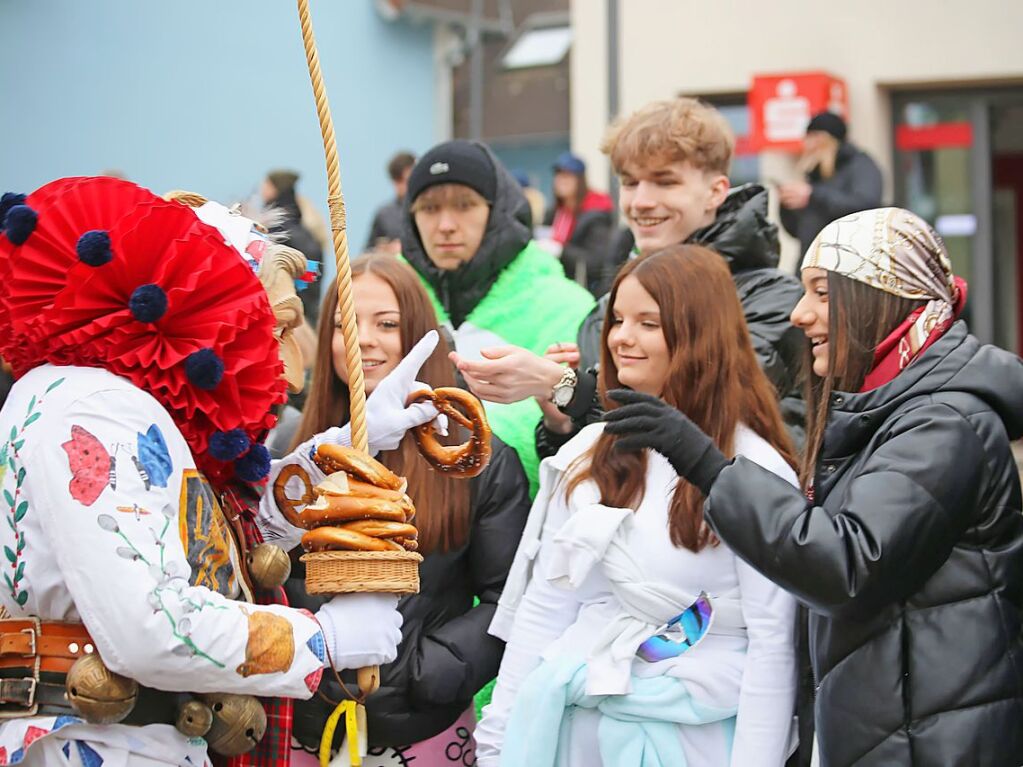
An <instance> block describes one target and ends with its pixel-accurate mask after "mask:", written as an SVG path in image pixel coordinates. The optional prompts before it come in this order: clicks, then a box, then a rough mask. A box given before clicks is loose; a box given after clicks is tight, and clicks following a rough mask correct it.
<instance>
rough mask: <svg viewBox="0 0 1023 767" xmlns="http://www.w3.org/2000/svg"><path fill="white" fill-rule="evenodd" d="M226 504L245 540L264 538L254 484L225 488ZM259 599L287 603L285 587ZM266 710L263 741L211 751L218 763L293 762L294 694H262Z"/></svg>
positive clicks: (272, 766)
mask: <svg viewBox="0 0 1023 767" xmlns="http://www.w3.org/2000/svg"><path fill="white" fill-rule="evenodd" d="M222 497H223V499H224V503H225V505H226V508H225V509H224V512H225V513H226V514H228V515H229V516H231V517H237V518H238V520H239V521H240V522H241V524H242V529H243V530H244V531H245V543H246V545H247V546H248V548H252V547H253V546H256V545H258V544H260V543H262V542H263V536H262V535H261V534H260V532H259V528H258V527H256V522H255V512H256V508H257V506H258V505H259V496H258V495H257V494H256V492H255V490H253V489H252V488H250V487H241V486H231V487H228V488H227V489H226V490H224V492H223V495H222ZM255 596H256V602H257V603H258V604H261V605H287V604H288V597H287V596H286V595H285V593H284V589H283V588H281V587H278V588H276V589H272V590H269V591H258V592H256V595H255ZM259 700H260V703H262V704H263V710H264V711H266V734H265V735H264V736H263V739H262V740H261V741H259V745H258V746H256V747H255V748H254V749H253V750H252V751H250V752H249V753H247V754H242V755H241V756H234V757H223V756H216V755H213V754H211V757H212V759H213V764H214V765H216V767H287V766H288V765H289V764H290V763H291V728H292V723H293V722H294V705H293V703H292V701H291V699H290V698H260V699H259Z"/></svg>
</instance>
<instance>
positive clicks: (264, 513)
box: [255, 425, 352, 551]
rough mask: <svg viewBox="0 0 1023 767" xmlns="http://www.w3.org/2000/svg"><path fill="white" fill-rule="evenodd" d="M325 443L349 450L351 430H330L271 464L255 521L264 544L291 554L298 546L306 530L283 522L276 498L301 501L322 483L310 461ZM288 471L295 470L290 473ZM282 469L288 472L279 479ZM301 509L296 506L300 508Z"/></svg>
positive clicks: (320, 475) (322, 475)
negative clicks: (343, 446)
mask: <svg viewBox="0 0 1023 767" xmlns="http://www.w3.org/2000/svg"><path fill="white" fill-rule="evenodd" d="M324 443H331V444H335V445H349V446H350V445H351V443H352V440H351V430H350V428H349V427H348V426H347V425H346V426H343V427H340V428H339V427H337V426H332V427H331V428H329V429H327V430H326V431H325V432H323V433H322V434H317V435H316V436H314V437H312V438H311V439H309V440H306V441H305V442H303V443H302V444H301V445H299V446H298V447H296V448H295V449H294V450H292V451H291V452H290V453H289V454H288V455H286V456H284V457H283V458H281V459H279V460H276V461H273V462H272V463H271V464H270V477H269V481H268V482H267V486H266V492H264V493H263V497H262V498H261V499H260V501H259V510H258V512H257V513H256V520H255V521H256V527H258V528H259V532H260V533H261V534H262V536H263V540H264V541H266V542H267V543H273V544H276V545H277V546H280V547H281V548H282V549H284V550H285V551H291V550H292V549H293V548H295V547H296V546H298V545H299V543H300V542H301V540H302V535H303V533H305V530H303V529H302V528H300V527H295V526H294V525H292V524H290V523H289V522H288V521H287V519H285V517H284V514H283V513H282V512H281V510H280V509H279V508H278V506H277V496H278V495H280V494H281V493H283V494H284V495H285V496H286V497H288V498H290V499H296V500H297V499H300V498H302V497H303V495H304V494H305V493H307V492H311V491H312V488H313V487H315V486H316V485H318V484H319V483H320V482H322V481H323V480H324V474H323V472H322V471H320V469H319V467H317V465H316V463H315V462H314V461H313V458H312V457H313V455H314V454H315V453H316V448H317V447H319V446H320V445H321V444H324ZM290 467H295V468H294V469H291V468H290ZM285 469H287V470H288V473H287V474H286V476H285V477H284V478H282V477H281V472H282V471H285ZM301 505H302V504H299V506H301Z"/></svg>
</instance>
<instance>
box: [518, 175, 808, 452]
mask: <svg viewBox="0 0 1023 767" xmlns="http://www.w3.org/2000/svg"><path fill="white" fill-rule="evenodd" d="M688 242H690V243H694V244H697V245H704V246H706V247H708V248H711V249H712V250H714V251H716V252H717V253H719V254H720V255H721V257H722V258H724V259H725V261H726V262H727V263H728V267H729V268H730V269H731V270H732V278H733V279H734V280H735V289H736V291H738V294H739V301H740V302H741V303H742V310H743V314H744V315H745V317H746V326H747V327H748V328H749V333H750V339H751V340H752V342H753V350H754V351H755V352H756V354H757V358H758V359H759V360H760V366H761V367H762V368H763V369H764V372H765V373H767V377H768V378H769V379H770V380H771V383H773V384H774V386H775V389H776V390H777V391H778V396H779V399H780V401H781V409H782V416H783V417H784V418H785V423H786V425H787V426H788V427H789V432H790V434H791V435H792V437H793V439H794V441H796V442H797V444H802V439H803V420H804V415H805V413H804V409H803V401H802V396H801V394H800V391H799V388H800V385H801V380H802V377H801V373H800V371H801V370H802V360H803V354H804V347H805V341H804V338H803V333H802V332H801V331H800V330H799V329H798V328H795V327H793V326H792V324H791V323H790V322H789V315H790V314H791V313H792V309H793V308H794V307H795V305H796V303H797V302H798V301H799V298H800V297H801V296H802V294H803V290H802V288H801V287H800V284H799V281H798V280H796V278H795V277H792V276H791V275H787V274H785V273H783V272H781V271H779V270H778V269H777V268H776V267H777V266H778V227H776V226H775V225H774V224H772V223H771V222H770V221H768V220H767V191H766V190H765V189H764V188H763V187H762V186H758V185H756V184H746V185H744V186H740V187H736V188H735V189H733V190H732V192H731V193H730V194H729V196H728V198H727V199H726V200H725V202H724V203H723V204H722V205H721V207H720V208H719V209H718V214H717V218H716V219H715V220H714V223H712V224H711V225H710V226H708V227H705V228H703V229H700V230H698V231H697V232H695V233H694V234H693V235H692V236H691V237H690V238H689V240H688ZM607 302H608V297H607V296H604V297H603V298H602V299H601V300H600V301H599V302H598V304H597V306H596V308H595V309H594V310H593V311H592V312H591V313H590V315H589V316H588V317H587V318H586V319H585V320H584V321H583V324H582V326H581V327H580V328H579V335H578V344H579V352H580V358H581V359H580V363H579V384H578V386H577V389H576V393H575V396H574V397H573V400H572V403H571V404H570V405H569V406H568V407H567V408H565V412H566V413H567V414H568V415H570V416H572V419H573V422H574V424H575V427H576V428H575V431H573V432H572V433H570V434H566V435H561V434H556V433H554V432H551V431H548V430H547V429H546V428H545V427H544V425H543V422H542V421H541V422H540V423H539V424H538V425H537V430H536V449H537V453H538V454H539V455H540V457H541V458H546V457H548V456H551V455H554V453H556V452H557V451H558V449H559V448H560V447H561V446H562V445H563V444H565V442H567V441H568V440H569V439H571V438H572V436H574V435H575V434H576V433H577V432H578V430H579V429H581V428H582V427H583V426H585V425H586V424H588V423H593V422H594V421H597V420H599V419H600V418H601V416H602V414H603V410H602V407H601V404H600V402H599V400H596V399H595V393H596V388H597V387H596V368H597V365H598V363H599V362H600V335H601V331H602V329H603V325H604V316H605V314H606V313H607Z"/></svg>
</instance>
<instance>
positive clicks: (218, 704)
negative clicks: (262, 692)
mask: <svg viewBox="0 0 1023 767" xmlns="http://www.w3.org/2000/svg"><path fill="white" fill-rule="evenodd" d="M199 698H200V700H202V702H203V703H205V704H206V705H207V706H209V707H210V710H211V711H212V712H213V724H212V725H211V726H210V730H209V732H208V733H207V734H206V742H207V743H208V744H209V746H210V748H211V749H212V750H213V751H214V752H216V753H218V754H220V755H221V756H240V755H241V754H244V753H247V752H249V751H251V750H252V749H253V748H255V747H256V744H257V743H259V741H260V739H261V738H262V737H263V734H264V733H265V732H266V712H265V711H264V710H263V706H262V704H260V702H259V701H258V700H256V699H255V698H254V697H252V696H251V695H232V694H230V693H219V692H218V693H209V694H204V695H200V696H199Z"/></svg>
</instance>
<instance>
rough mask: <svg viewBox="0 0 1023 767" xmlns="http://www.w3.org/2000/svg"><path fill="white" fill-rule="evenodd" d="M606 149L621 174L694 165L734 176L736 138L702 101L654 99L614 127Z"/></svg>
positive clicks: (713, 110) (604, 146)
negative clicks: (628, 169)
mask: <svg viewBox="0 0 1023 767" xmlns="http://www.w3.org/2000/svg"><path fill="white" fill-rule="evenodd" d="M600 149H601V151H602V152H603V153H604V154H606V155H607V156H608V157H610V158H611V166H612V167H613V168H614V170H615V173H621V172H622V170H623V168H624V166H625V165H628V164H630V163H636V164H638V165H641V166H643V167H649V166H651V165H660V164H662V163H671V162H689V163H691V164H692V165H693V167H695V168H697V169H699V170H702V171H706V172H708V173H721V174H723V175H726V176H727V175H728V169H729V167H730V166H731V164H732V154H733V152H734V151H735V137H734V136H733V135H732V129H731V128H730V127H728V122H727V121H726V120H725V118H724V116H723V115H722V114H721V113H720V112H719V111H718V110H716V109H715V108H714V107H712V106H710V105H709V104H704V103H703V102H702V101H699V100H698V99H692V98H677V99H671V100H669V101H654V102H652V103H650V104H647V105H646V106H644V107H642V108H641V109H638V110H637V111H635V112H633V113H632V114H630V115H628V116H627V117H624V118H619V119H618V120H615V122H614V123H613V124H612V125H611V127H610V128H608V130H607V133H606V134H605V135H604V141H603V142H602V143H601V146H600Z"/></svg>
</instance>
